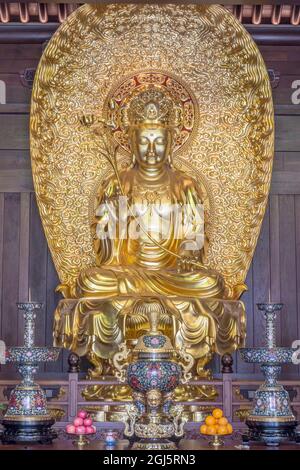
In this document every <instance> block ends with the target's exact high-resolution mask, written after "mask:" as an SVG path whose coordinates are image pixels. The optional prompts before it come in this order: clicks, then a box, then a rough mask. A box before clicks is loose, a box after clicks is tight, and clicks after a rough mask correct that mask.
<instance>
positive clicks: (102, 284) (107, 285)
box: [75, 266, 143, 299]
mask: <svg viewBox="0 0 300 470" xmlns="http://www.w3.org/2000/svg"><path fill="white" fill-rule="evenodd" d="M142 290H143V288H142V286H141V285H140V279H139V277H138V276H137V274H136V271H135V270H131V269H129V268H123V267H122V266H111V267H109V266H106V267H103V268H102V267H93V268H88V269H86V270H84V271H82V272H81V273H80V275H79V277H78V279H77V284H76V288H75V297H77V298H82V297H98V298H99V299H105V298H112V297H117V296H122V295H128V294H135V293H138V292H139V291H142Z"/></svg>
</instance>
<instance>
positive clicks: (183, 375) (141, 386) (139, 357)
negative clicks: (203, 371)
mask: <svg viewBox="0 0 300 470" xmlns="http://www.w3.org/2000/svg"><path fill="white" fill-rule="evenodd" d="M143 308H144V309H145V313H146V314H147V316H148V318H149V323H150V330H149V332H147V333H146V334H144V335H143V336H140V338H139V339H138V342H137V345H136V346H135V348H134V350H133V351H132V352H131V351H130V350H129V349H127V346H126V343H123V344H121V345H120V350H119V352H117V353H116V354H115V355H114V356H113V364H114V366H115V369H116V373H115V375H116V377H117V378H118V379H119V380H120V382H125V381H127V383H128V385H129V386H130V387H131V389H132V395H133V404H130V405H127V407H126V409H127V419H126V420H125V431H124V434H125V436H127V437H129V438H132V440H133V441H134V442H133V446H132V448H133V449H146V450H149V449H160V450H167V449H176V444H175V442H174V440H176V438H180V437H183V435H184V429H183V428H184V424H185V423H186V421H187V419H186V417H184V416H182V413H183V406H180V405H174V403H173V393H174V389H175V388H176V387H177V386H178V385H179V384H186V383H187V382H188V381H189V380H190V379H191V377H192V374H191V372H190V371H191V369H192V367H193V364H194V359H193V357H192V356H191V355H190V354H188V353H186V352H185V350H184V349H180V350H176V349H174V347H173V346H172V344H171V341H170V339H169V338H168V337H167V336H165V335H163V334H162V333H161V332H160V331H159V330H158V324H159V318H160V314H161V304H160V302H159V301H156V300H150V299H149V301H147V303H144V305H143ZM130 356H131V357H130ZM130 440H131V439H130Z"/></svg>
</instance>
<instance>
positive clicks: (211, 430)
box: [206, 424, 217, 436]
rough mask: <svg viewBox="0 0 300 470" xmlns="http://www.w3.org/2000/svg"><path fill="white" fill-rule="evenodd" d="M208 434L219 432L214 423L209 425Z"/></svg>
mask: <svg viewBox="0 0 300 470" xmlns="http://www.w3.org/2000/svg"><path fill="white" fill-rule="evenodd" d="M206 434H209V435H210V436H212V435H214V434H217V429H216V426H214V425H213V424H212V425H211V426H207V431H206Z"/></svg>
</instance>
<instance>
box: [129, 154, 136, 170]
mask: <svg viewBox="0 0 300 470" xmlns="http://www.w3.org/2000/svg"><path fill="white" fill-rule="evenodd" d="M135 164H136V157H135V154H134V153H133V154H132V158H131V163H130V168H134V167H135Z"/></svg>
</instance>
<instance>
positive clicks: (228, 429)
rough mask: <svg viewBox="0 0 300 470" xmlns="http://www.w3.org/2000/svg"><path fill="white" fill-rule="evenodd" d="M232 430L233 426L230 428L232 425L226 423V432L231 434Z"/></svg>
mask: <svg viewBox="0 0 300 470" xmlns="http://www.w3.org/2000/svg"><path fill="white" fill-rule="evenodd" d="M232 431H233V428H232V425H231V424H230V423H228V424H227V432H228V434H232Z"/></svg>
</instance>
